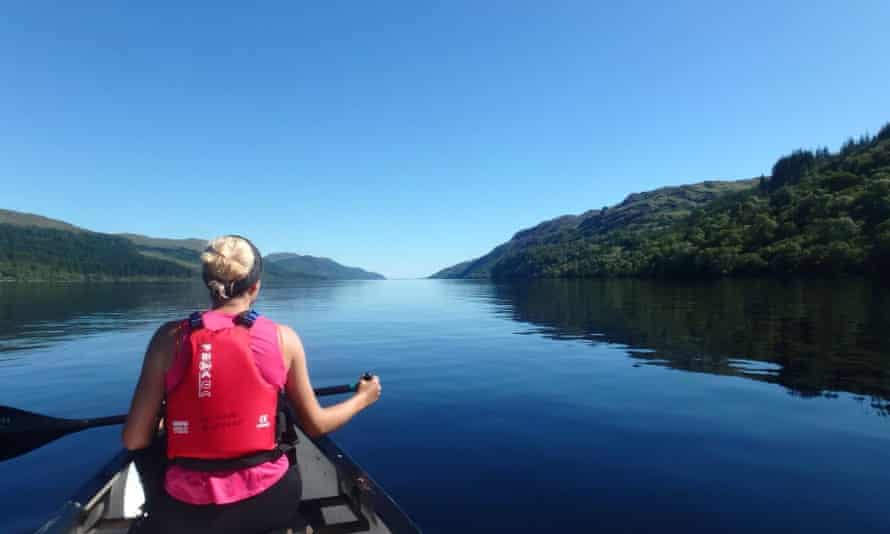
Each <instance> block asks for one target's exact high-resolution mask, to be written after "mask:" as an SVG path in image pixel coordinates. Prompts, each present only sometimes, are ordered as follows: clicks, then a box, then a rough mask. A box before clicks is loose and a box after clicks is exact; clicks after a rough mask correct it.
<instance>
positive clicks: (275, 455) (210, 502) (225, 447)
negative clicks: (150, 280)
mask: <svg viewBox="0 0 890 534" xmlns="http://www.w3.org/2000/svg"><path fill="white" fill-rule="evenodd" d="M201 262H202V264H203V275H204V282H205V283H206V285H207V287H208V289H209V290H210V297H211V300H212V302H213V307H212V309H210V310H208V311H206V312H204V313H202V314H193V315H192V316H191V317H190V318H189V319H188V320H185V321H173V322H170V323H167V324H165V325H163V326H161V327H160V328H159V329H158V331H157V332H156V333H155V335H154V337H153V338H152V340H151V342H150V343H149V345H148V349H147V351H146V354H145V360H144V362H143V366H142V373H141V375H140V377H139V383H138V384H137V386H136V391H135V392H134V394H133V401H132V404H131V406H130V412H129V416H128V417H127V422H126V424H125V426H124V430H123V442H124V446H125V447H127V449H130V450H132V451H140V450H142V451H144V450H148V449H147V448H148V447H149V446H150V445H152V443H153V439H154V438H155V435H156V433H157V429H158V426H159V420H160V411H161V404H162V401H164V399H165V398H166V401H167V416H166V424H165V426H166V434H167V443H166V446H167V447H166V448H167V454H166V456H167V458H168V459H169V462H170V463H169V465H168V466H167V467H166V470H165V472H164V474H163V480H162V485H163V491H159V492H158V494H159V495H158V496H157V497H155V498H153V499H152V502H151V510H150V512H149V517H148V519H147V521H146V522H145V525H144V526H145V530H148V531H157V532H164V533H174V532H267V531H269V530H273V529H278V528H288V527H292V526H294V524H295V523H298V522H299V519H298V517H297V516H296V509H297V505H298V503H299V500H300V496H301V493H302V483H301V481H300V477H299V472H298V471H297V467H296V466H293V467H291V466H290V465H289V461H288V459H287V457H286V456H284V455H283V454H282V450H281V447H279V446H278V445H279V443H280V441H281V437H280V435H279V434H276V429H275V427H276V424H275V421H276V420H277V418H276V406H275V402H276V400H277V398H278V392H280V391H282V390H283V391H284V392H286V395H287V397H288V399H289V400H290V402H291V404H292V406H293V407H294V408H295V410H296V413H297V414H298V416H299V419H300V423H301V426H302V428H303V430H304V431H305V432H306V433H308V434H309V435H310V436H313V437H316V436H320V435H322V434H326V433H328V432H332V431H334V430H336V429H337V428H339V427H341V426H342V425H344V424H345V423H346V422H347V421H349V420H350V419H351V418H352V417H353V416H354V415H355V414H357V413H358V412H360V411H362V410H364V409H365V408H367V407H368V406H370V405H371V404H373V403H374V402H376V401H377V399H378V398H379V397H380V393H381V387H380V381H379V379H378V378H377V377H372V378H371V379H369V380H360V381H359V387H358V391H357V392H356V393H355V395H353V396H352V397H351V398H350V399H349V400H347V401H344V402H341V403H339V404H335V405H333V406H330V407H322V406H320V405H319V403H318V400H317V399H316V397H315V394H314V393H313V390H312V385H311V383H310V381H309V373H308V371H307V366H306V355H305V353H304V351H303V346H302V344H301V342H300V338H299V337H297V334H296V333H295V332H294V331H293V330H292V329H291V328H289V327H287V326H284V325H277V324H276V323H274V322H272V321H271V320H268V319H266V318H265V317H262V316H258V317H257V316H256V314H255V313H254V312H251V307H252V305H253V303H254V302H255V301H256V299H257V296H258V295H259V292H260V287H261V285H262V284H261V281H260V278H261V274H262V257H261V256H260V253H259V251H258V250H257V249H256V247H254V246H253V244H252V243H251V242H250V241H248V240H247V239H245V238H243V237H240V236H234V235H229V236H223V237H219V238H217V239H215V240H213V241H212V242H210V245H209V246H208V247H207V249H206V251H205V252H204V253H203V254H202V255H201Z"/></svg>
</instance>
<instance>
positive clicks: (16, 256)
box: [0, 220, 194, 282]
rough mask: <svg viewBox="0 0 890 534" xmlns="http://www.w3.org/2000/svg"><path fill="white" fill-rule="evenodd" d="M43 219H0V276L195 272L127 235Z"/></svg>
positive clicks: (98, 277)
mask: <svg viewBox="0 0 890 534" xmlns="http://www.w3.org/2000/svg"><path fill="white" fill-rule="evenodd" d="M21 222H22V221H21V220H18V221H17V223H21ZM40 222H41V226H35V225H28V224H9V223H0V280H4V281H66V282H85V281H104V280H128V281H160V280H186V279H188V278H191V277H193V275H194V272H193V270H191V269H188V268H186V267H184V266H182V265H178V264H176V263H172V262H169V261H166V260H162V259H157V258H150V257H147V256H145V255H144V254H142V253H141V252H140V251H139V250H138V249H137V248H136V246H135V245H133V243H132V242H130V241H129V240H127V239H125V238H123V237H118V236H113V235H109V234H100V233H97V232H90V231H86V230H81V229H76V230H60V229H58V228H57V227H54V225H47V224H43V223H45V221H40Z"/></svg>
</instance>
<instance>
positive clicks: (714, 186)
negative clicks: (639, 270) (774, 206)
mask: <svg viewBox="0 0 890 534" xmlns="http://www.w3.org/2000/svg"><path fill="white" fill-rule="evenodd" d="M756 184H757V181H756V180H739V181H711V182H702V183H700V184H694V185H682V186H677V187H664V188H661V189H656V190H655V191H649V192H646V193H634V194H631V195H629V196H628V197H627V198H626V199H624V201H622V202H621V203H620V204H617V205H616V206H613V207H611V208H603V209H598V210H590V211H587V212H585V213H582V214H581V215H564V216H562V217H558V218H556V219H552V220H550V221H545V222H543V223H541V224H538V225H537V226H534V227H532V228H529V229H526V230H522V231H520V232H517V233H516V235H514V236H513V238H512V239H510V241H508V242H506V243H504V244H502V245H499V246H497V247H495V248H494V249H493V250H492V251H491V252H489V253H488V254H486V255H485V256H482V257H481V258H477V259H475V260H471V261H467V262H463V263H459V264H457V265H454V266H452V267H448V268H447V269H443V270H441V271H439V272H437V273H436V274H434V275H433V276H432V278H489V277H490V276H491V275H492V271H493V269H494V268H495V267H497V266H499V265H502V264H503V262H505V261H511V260H513V259H514V258H516V257H519V256H522V255H523V254H525V253H526V251H529V250H537V249H538V248H540V247H548V246H550V247H552V246H562V245H565V244H573V245H577V244H581V243H583V242H585V241H588V240H590V239H596V238H597V237H599V236H604V235H610V236H618V235H627V234H634V235H636V234H642V233H646V232H655V231H658V230H662V229H665V228H669V227H670V226H672V225H673V224H674V223H676V222H677V221H678V220H682V219H683V218H684V217H688V216H689V214H690V213H692V210H694V209H696V208H699V207H701V206H704V205H705V204H707V203H708V202H710V201H712V200H714V199H716V198H718V197H720V196H723V195H727V194H731V193H738V192H741V191H745V190H749V189H751V188H753V187H755V186H756Z"/></svg>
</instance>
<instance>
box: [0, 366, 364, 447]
mask: <svg viewBox="0 0 890 534" xmlns="http://www.w3.org/2000/svg"><path fill="white" fill-rule="evenodd" d="M366 376H367V375H366ZM363 379H367V378H365V377H363ZM357 389H358V384H343V385H340V386H327V387H323V388H318V389H316V390H314V391H315V395H316V396H318V397H324V396H326V395H339V394H342V393H351V392H353V391H356V390H357ZM126 420H127V416H126V415H112V416H110V417H99V418H95V419H62V418H61V417H50V416H49V415H43V414H39V413H34V412H28V411H25V410H19V409H18V408H12V407H10V406H0V462H2V461H4V460H9V459H10V458H15V457H16V456H19V455H22V454H25V453H26V452H29V451H33V450H34V449H37V448H39V447H42V446H44V445H46V444H47V443H49V442H51V441H55V440H57V439H59V438H61V437H62V436H65V435H68V434H73V433H75V432H80V431H81V430H86V429H88V428H98V427H100V426H109V425H120V424H123V423H124V421H126Z"/></svg>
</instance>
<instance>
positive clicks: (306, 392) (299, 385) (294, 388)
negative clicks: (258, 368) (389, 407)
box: [278, 326, 382, 437]
mask: <svg viewBox="0 0 890 534" xmlns="http://www.w3.org/2000/svg"><path fill="white" fill-rule="evenodd" d="M278 329H279V332H280V335H281V346H282V351H283V352H284V358H285V360H286V361H289V362H290V367H289V369H288V373H287V386H286V388H287V396H288V398H290V400H291V402H292V403H293V404H294V407H295V408H296V410H297V415H298V416H299V417H300V423H302V425H303V430H304V431H305V432H306V433H307V434H309V435H310V436H312V437H318V436H321V435H323V434H327V433H328V432H333V431H334V430H337V429H338V428H340V427H341V426H343V425H345V424H346V423H347V422H348V421H349V420H350V419H352V417H353V416H354V415H355V414H357V413H358V412H360V411H362V410H364V409H365V408H367V407H368V406H370V405H372V404H374V403H375V402H376V401H377V399H379V398H380V392H381V391H382V389H381V387H380V379H379V378H377V377H376V376H375V377H374V378H372V379H371V380H359V389H358V391H357V392H356V393H355V394H354V395H353V396H352V397H351V398H350V399H349V400H346V401H343V402H341V403H338V404H334V405H333V406H328V407H326V408H325V407H322V406H321V405H320V404H319V403H318V399H317V398H316V397H315V393H314V392H313V391H312V384H311V383H310V381H309V371H308V368H307V366H306V353H305V352H304V351H303V343H302V342H301V341H300V338H299V337H298V336H297V334H296V332H294V331H293V330H292V329H290V328H288V327H286V326H279V327H278Z"/></svg>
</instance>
